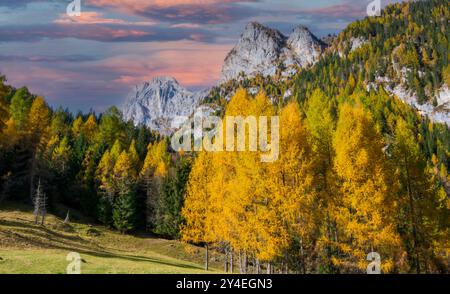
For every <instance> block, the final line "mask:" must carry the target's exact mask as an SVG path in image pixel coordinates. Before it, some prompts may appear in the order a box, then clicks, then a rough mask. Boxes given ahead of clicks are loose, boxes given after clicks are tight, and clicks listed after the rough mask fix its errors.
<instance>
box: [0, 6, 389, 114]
mask: <svg viewBox="0 0 450 294" xmlns="http://www.w3.org/2000/svg"><path fill="white" fill-rule="evenodd" d="M69 2H71V1H69V0H0V73H2V74H4V75H6V76H7V78H8V81H9V83H10V84H12V85H14V86H15V87H21V86H24V85H26V86H28V87H29V89H30V91H32V92H33V93H35V94H39V95H43V96H45V97H46V99H47V100H48V101H49V103H50V104H51V105H52V106H59V105H61V106H63V107H68V108H69V109H70V110H72V111H77V110H83V111H87V110H89V109H91V108H92V109H94V110H96V111H102V110H104V109H105V108H107V107H109V106H111V105H119V106H120V105H121V104H122V103H123V101H124V99H125V97H126V95H127V93H128V92H129V91H130V89H131V88H132V86H133V85H135V84H138V83H140V82H143V81H147V80H150V79H151V78H152V77H154V76H158V75H169V76H173V77H175V78H176V79H177V80H178V81H179V82H180V83H181V84H182V85H184V86H186V87H188V88H190V89H193V90H195V89H202V88H206V87H208V86H211V85H213V84H214V83H216V81H217V80H218V77H219V75H220V70H221V65H222V63H223V60H224V58H225V56H226V54H227V53H228V51H229V50H230V49H231V48H232V47H233V46H234V44H235V43H236V41H237V39H238V38H239V35H240V34H241V32H242V30H243V28H244V26H245V24H246V23H248V22H249V21H259V22H261V23H263V24H266V25H268V26H271V27H274V28H277V29H279V30H281V31H282V32H283V33H285V34H289V32H290V31H291V30H292V28H293V27H294V26H296V25H298V24H303V25H306V26H308V27H309V28H310V30H311V31H312V32H313V33H314V34H316V35H317V36H319V37H321V36H323V35H326V34H328V33H337V32H339V31H340V30H341V29H343V28H345V26H346V25H347V24H348V23H350V22H351V21H353V20H355V19H361V18H364V17H365V16H366V6H367V4H368V3H369V2H370V1H366V0H313V1H311V0H221V1H220V0H81V3H82V7H81V16H79V17H69V16H68V15H67V14H66V6H67V4H68V3H69ZM381 2H382V3H383V6H384V5H385V4H387V3H389V2H394V1H387V0H381ZM395 2H398V1H395Z"/></svg>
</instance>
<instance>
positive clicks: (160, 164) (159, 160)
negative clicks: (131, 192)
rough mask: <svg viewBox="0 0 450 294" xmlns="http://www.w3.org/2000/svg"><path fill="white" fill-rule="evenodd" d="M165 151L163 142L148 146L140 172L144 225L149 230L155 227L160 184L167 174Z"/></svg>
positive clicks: (165, 143)
mask: <svg viewBox="0 0 450 294" xmlns="http://www.w3.org/2000/svg"><path fill="white" fill-rule="evenodd" d="M167 149H168V146H167V142H166V141H165V140H161V141H160V142H157V143H151V144H149V146H148V149H147V155H146V157H145V160H144V163H143V167H142V169H141V172H140V181H141V183H142V184H143V186H144V189H145V191H146V201H145V202H146V223H147V228H149V229H152V228H154V226H155V221H156V219H155V217H156V207H157V205H158V201H159V196H160V194H161V187H162V183H163V180H164V179H165V177H166V176H167V175H168V172H169V167H170V155H169V153H168V151H167Z"/></svg>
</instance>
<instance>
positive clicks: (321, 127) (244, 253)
mask: <svg viewBox="0 0 450 294" xmlns="http://www.w3.org/2000/svg"><path fill="white" fill-rule="evenodd" d="M378 104H382V105H390V108H391V109H392V110H395V111H393V112H395V113H396V114H395V115H393V114H392V115H391V116H390V117H389V120H388V126H389V128H390V129H391V131H392V134H390V135H386V134H384V135H383V133H382V127H381V124H380V123H379V122H378V121H377V119H376V116H377V115H378V113H377V112H376V111H375V112H374V110H373V109H372V108H371V107H372V106H373V105H378ZM225 114H226V115H232V116H239V115H241V116H244V117H245V116H249V115H255V116H260V115H265V116H272V115H279V116H280V128H281V129H280V158H279V160H278V161H276V162H274V163H261V161H260V154H259V153H255V152H231V153H230V152H225V153H224V152H213V153H211V152H201V153H200V154H199V155H198V158H196V160H195V162H194V164H193V167H192V172H191V174H190V176H189V182H188V187H187V194H186V199H185V206H184V208H183V216H184V217H185V220H186V222H185V224H184V225H183V226H182V237H183V240H184V241H187V242H194V243H196V244H204V245H205V246H206V248H207V250H208V248H215V249H217V250H220V251H222V252H223V253H224V254H225V255H226V256H229V258H230V263H231V262H232V260H234V261H236V260H237V261H238V264H239V266H240V268H241V271H242V272H244V273H247V272H250V271H252V272H256V273H260V272H261V271H262V270H264V271H268V272H283V273H288V272H297V273H363V272H365V271H366V267H367V264H368V262H367V260H366V258H367V255H368V253H370V252H378V253H379V254H380V255H381V258H382V262H381V269H382V271H383V272H384V273H401V272H417V273H424V272H428V273H430V272H441V273H443V272H448V269H449V262H450V248H449V241H450V240H449V238H450V200H449V198H448V194H447V193H446V191H445V188H444V185H445V183H448V181H449V180H450V178H449V176H448V174H447V166H446V165H444V164H439V162H438V160H437V157H436V155H433V161H432V162H429V163H427V159H426V156H425V155H424V153H423V152H422V151H421V150H422V148H421V144H422V143H423V139H422V138H420V134H419V133H418V132H417V129H416V127H415V125H414V124H411V123H410V122H411V121H415V120H419V121H420V120H422V119H421V118H420V117H418V116H417V115H416V114H414V112H412V111H411V110H410V108H409V107H408V106H406V105H405V104H403V103H402V102H401V101H399V100H395V99H392V98H391V97H390V96H389V95H387V94H386V93H382V92H381V93H378V94H376V93H374V92H372V93H369V94H367V93H366V92H365V90H361V89H357V90H355V91H352V92H351V93H349V94H348V95H346V96H343V97H342V100H340V101H336V100H335V99H332V98H330V97H327V96H326V95H325V94H324V93H323V92H322V91H321V90H316V91H314V93H313V94H312V95H311V96H310V97H308V99H307V102H306V103H305V104H303V105H302V106H301V107H300V106H299V104H298V103H297V102H295V101H291V102H288V103H286V104H285V105H284V106H283V107H282V108H279V107H277V106H273V105H272V103H271V101H270V100H269V99H268V98H267V96H266V95H265V94H263V93H260V94H258V95H257V96H256V97H252V96H250V95H249V94H248V93H247V91H246V90H243V89H241V90H238V92H237V93H236V95H235V96H234V97H233V98H232V99H231V101H230V102H229V104H228V106H227V109H226V112H225ZM430 127H431V128H433V124H430ZM435 127H436V126H435ZM441 127H443V128H446V127H444V126H441ZM447 132H448V129H447ZM444 148H445V150H446V155H445V156H447V157H448V155H449V154H448V152H449V150H450V149H449V144H448V141H447V142H446V145H445V147H444ZM233 256H234V258H233Z"/></svg>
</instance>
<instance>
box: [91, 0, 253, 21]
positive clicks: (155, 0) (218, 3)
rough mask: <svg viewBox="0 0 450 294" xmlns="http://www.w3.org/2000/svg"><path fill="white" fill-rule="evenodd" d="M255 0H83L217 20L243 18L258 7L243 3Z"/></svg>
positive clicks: (163, 17)
mask: <svg viewBox="0 0 450 294" xmlns="http://www.w3.org/2000/svg"><path fill="white" fill-rule="evenodd" d="M252 2H258V0H145V1H144V0H87V3H88V4H89V5H91V6H93V7H97V8H107V9H113V10H116V11H120V12H122V13H127V14H130V15H137V16H142V17H146V18H149V19H152V20H158V21H166V22H171V23H192V24H220V23H228V22H232V21H236V20H242V19H246V18H248V17H250V16H254V15H257V14H259V13H260V10H259V9H257V8H254V7H250V6H244V5H241V4H243V3H252Z"/></svg>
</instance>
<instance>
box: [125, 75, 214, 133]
mask: <svg viewBox="0 0 450 294" xmlns="http://www.w3.org/2000/svg"><path fill="white" fill-rule="evenodd" d="M206 94H207V92H196V93H194V92H191V91H189V90H187V89H186V88H184V87H182V86H181V85H180V84H179V83H178V81H177V80H175V79H174V78H171V77H156V78H154V79H153V80H152V81H150V82H146V83H143V84H141V85H138V86H136V87H135V88H134V89H133V90H132V91H131V92H130V94H129V95H128V97H127V99H126V102H125V105H124V107H123V114H124V119H125V120H126V121H132V122H133V123H134V124H135V125H141V124H143V125H146V126H148V127H149V128H150V129H152V130H155V131H158V132H160V133H161V134H163V135H169V134H171V133H172V131H173V130H174V128H176V126H174V125H173V122H174V119H175V118H176V117H177V116H190V115H191V114H192V113H193V112H194V111H195V109H196V108H197V106H198V105H199V104H200V102H201V100H202V99H203V98H204V97H205V96H206Z"/></svg>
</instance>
